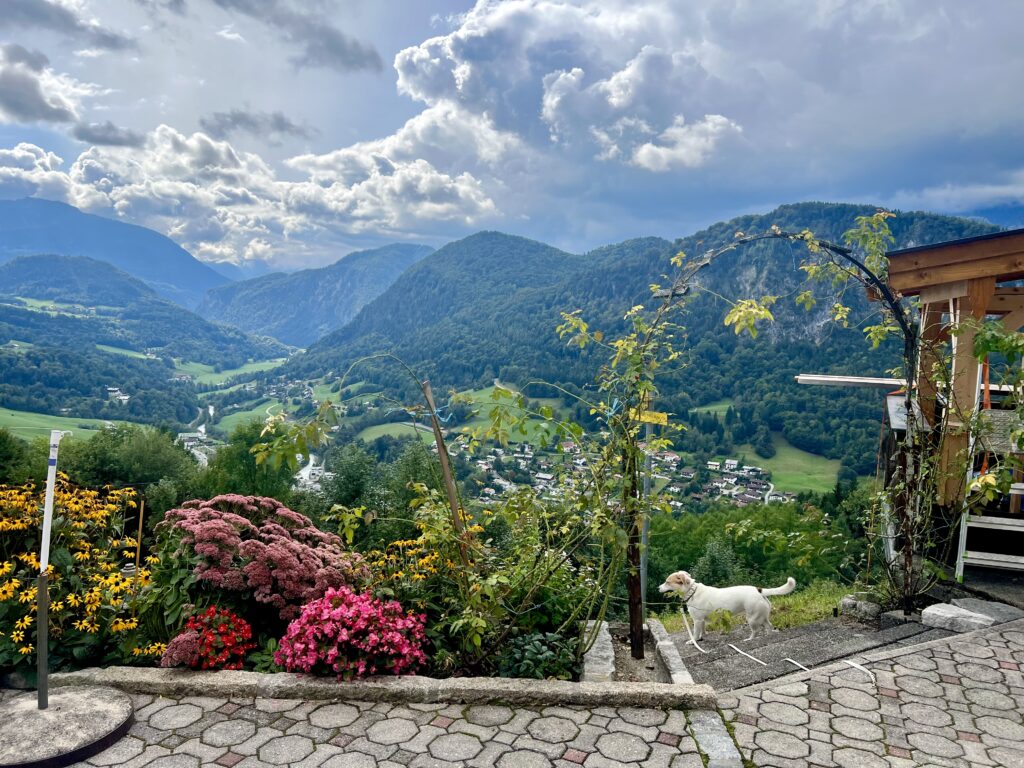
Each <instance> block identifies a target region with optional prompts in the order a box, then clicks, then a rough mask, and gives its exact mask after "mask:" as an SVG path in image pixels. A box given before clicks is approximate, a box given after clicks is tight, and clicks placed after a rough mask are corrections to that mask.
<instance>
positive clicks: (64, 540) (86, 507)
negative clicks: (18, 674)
mask: <svg viewBox="0 0 1024 768" xmlns="http://www.w3.org/2000/svg"><path fill="white" fill-rule="evenodd" d="M134 506H135V494H134V491H132V490H130V489H126V490H118V491H110V492H109V493H100V492H99V491H92V490H86V489H82V488H77V487H75V486H73V485H71V484H70V483H69V482H68V479H67V477H66V476H65V475H63V474H60V475H58V480H57V484H56V486H55V489H54V514H53V528H52V532H51V539H50V563H49V567H48V574H49V581H50V583H49V593H50V614H49V616H50V627H49V629H50V633H49V637H50V665H51V667H52V668H53V669H62V668H65V667H68V666H72V665H85V664H95V663H99V662H101V661H103V660H105V659H110V660H124V659H125V658H126V657H128V651H129V647H130V646H131V645H132V644H133V642H132V641H133V640H135V634H136V633H135V632H134V630H135V628H136V627H137V625H138V621H137V619H136V617H135V615H134V613H133V604H134V601H133V600H132V599H129V598H132V597H133V596H134V595H135V593H136V592H137V590H138V589H139V587H141V586H144V585H145V584H146V583H147V582H148V581H149V578H150V573H149V571H148V570H147V569H146V568H141V569H140V570H139V572H138V574H137V575H136V577H135V578H129V577H126V576H123V575H122V574H121V567H122V566H123V565H125V564H126V563H129V562H131V561H132V560H133V559H134V557H135V545H136V542H135V540H134V539H133V538H131V537H128V536H124V535H123V531H124V512H125V509H127V508H132V507H134ZM42 512H43V492H42V490H41V489H40V490H37V489H36V488H35V486H33V485H26V486H21V487H9V486H0V669H10V668H16V667H20V668H28V667H30V666H32V665H34V664H35V659H36V656H35V651H36V648H35V643H34V640H35V636H36V630H37V628H36V626H35V618H36V599H37V594H36V591H37V588H36V578H37V576H38V575H39V558H38V554H37V553H38V551H39V531H40V528H41V527H42V517H43V514H42ZM160 650H162V648H161V647H159V646H154V645H149V646H148V647H147V648H145V649H138V648H136V649H134V651H133V653H135V655H136V656H138V655H152V653H155V652H158V651H160Z"/></svg>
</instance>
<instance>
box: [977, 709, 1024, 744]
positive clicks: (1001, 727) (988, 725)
mask: <svg viewBox="0 0 1024 768" xmlns="http://www.w3.org/2000/svg"><path fill="white" fill-rule="evenodd" d="M1018 716H1019V715H1018ZM974 722H975V725H977V727H978V729H979V730H980V731H982V732H984V733H987V734H989V735H990V736H995V737H997V738H999V739H1005V740H1007V741H1017V742H1021V744H1024V726H1022V725H1021V724H1020V723H1019V722H1018V721H1015V720H1008V719H1006V718H1005V717H992V716H986V717H979V718H977V719H976V720H975V721H974Z"/></svg>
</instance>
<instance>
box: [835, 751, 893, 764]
mask: <svg viewBox="0 0 1024 768" xmlns="http://www.w3.org/2000/svg"><path fill="white" fill-rule="evenodd" d="M832 760H833V761H834V762H835V763H836V765H838V766H840V767H841V768H889V763H888V762H887V761H886V760H885V758H882V757H879V756H878V755H873V754H871V753H870V752H865V751H864V750H862V749H852V748H850V747H844V748H842V749H837V750H835V751H834V752H833V753H832Z"/></svg>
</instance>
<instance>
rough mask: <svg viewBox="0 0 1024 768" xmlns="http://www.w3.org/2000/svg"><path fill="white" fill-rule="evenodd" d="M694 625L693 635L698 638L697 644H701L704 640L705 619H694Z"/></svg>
mask: <svg viewBox="0 0 1024 768" xmlns="http://www.w3.org/2000/svg"><path fill="white" fill-rule="evenodd" d="M693 624H694V630H693V634H694V637H696V638H697V642H698V643H699V642H700V641H701V640H703V639H704V619H703V618H700V619H694V621H693Z"/></svg>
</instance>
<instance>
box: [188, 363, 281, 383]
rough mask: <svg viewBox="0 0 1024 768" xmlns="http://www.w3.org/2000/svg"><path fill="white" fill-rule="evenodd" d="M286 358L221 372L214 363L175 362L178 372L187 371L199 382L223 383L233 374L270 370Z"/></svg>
mask: <svg viewBox="0 0 1024 768" xmlns="http://www.w3.org/2000/svg"><path fill="white" fill-rule="evenodd" d="M285 359H286V358H283V357H280V358H278V359H276V360H260V361H258V362H255V363H246V364H245V365H243V366H241V367H240V368H231V369H229V370H225V371H220V372H219V373H218V372H217V371H215V370H214V369H213V366H212V365H206V364H205V363H186V362H182V361H180V360H179V361H177V362H176V364H175V370H176V371H177V372H178V373H187V374H188V375H189V376H191V377H192V378H193V379H195V380H196V383H197V384H223V383H224V382H225V381H227V380H228V379H230V378H231V377H232V376H238V375H240V374H243V373H257V372H259V371H269V370H272V369H274V368H277V367H278V366H279V365H281V364H282V363H283V362H284V361H285Z"/></svg>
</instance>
